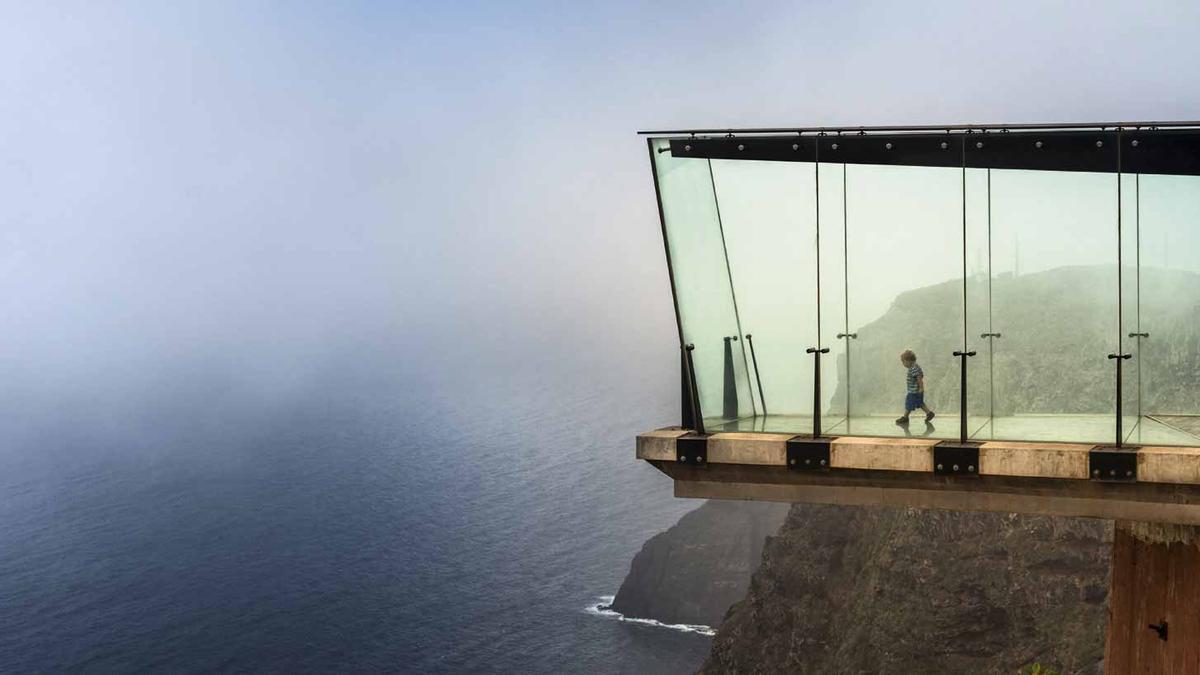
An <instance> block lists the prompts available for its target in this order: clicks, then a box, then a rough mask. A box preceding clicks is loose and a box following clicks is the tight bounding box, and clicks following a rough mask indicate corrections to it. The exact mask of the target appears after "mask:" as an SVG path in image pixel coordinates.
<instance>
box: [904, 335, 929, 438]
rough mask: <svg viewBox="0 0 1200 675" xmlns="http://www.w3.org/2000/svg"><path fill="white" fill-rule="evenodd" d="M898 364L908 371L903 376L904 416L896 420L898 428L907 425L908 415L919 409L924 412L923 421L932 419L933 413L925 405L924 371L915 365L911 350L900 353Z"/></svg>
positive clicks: (915, 361) (915, 358)
mask: <svg viewBox="0 0 1200 675" xmlns="http://www.w3.org/2000/svg"><path fill="white" fill-rule="evenodd" d="M900 364H901V365H903V366H904V368H905V369H906V370H907V371H908V374H907V375H906V376H905V378H904V379H905V385H906V389H907V393H906V394H905V395H904V415H903V416H901V417H900V418H899V419H897V420H896V424H899V425H900V426H907V425H908V415H909V413H911V412H912V411H914V410H916V409H918V408H920V409H921V410H924V411H925V421H926V422H928V421H930V420H932V419H933V411H932V410H930V409H929V406H927V405H925V371H923V370H921V366H918V365H917V355H916V354H914V353H913V350H911V349H905V350H904V351H903V352H900Z"/></svg>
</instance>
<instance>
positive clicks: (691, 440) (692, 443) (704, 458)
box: [675, 433, 708, 466]
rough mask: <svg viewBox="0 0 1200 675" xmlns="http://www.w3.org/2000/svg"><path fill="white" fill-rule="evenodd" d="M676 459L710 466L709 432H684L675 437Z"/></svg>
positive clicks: (682, 462) (694, 464) (683, 462)
mask: <svg viewBox="0 0 1200 675" xmlns="http://www.w3.org/2000/svg"><path fill="white" fill-rule="evenodd" d="M675 461H676V462H678V463H680V464H691V465H692V466H708V434H694V433H693V434H684V435H682V436H680V437H679V438H676V439H675Z"/></svg>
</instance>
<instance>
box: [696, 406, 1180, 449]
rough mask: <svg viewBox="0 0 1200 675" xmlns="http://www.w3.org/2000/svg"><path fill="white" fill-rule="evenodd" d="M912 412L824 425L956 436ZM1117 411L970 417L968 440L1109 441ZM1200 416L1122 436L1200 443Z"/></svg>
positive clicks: (736, 424)
mask: <svg viewBox="0 0 1200 675" xmlns="http://www.w3.org/2000/svg"><path fill="white" fill-rule="evenodd" d="M920 418H921V414H920V413H917V414H915V415H914V416H913V421H912V422H911V423H910V424H909V425H908V426H906V427H901V426H897V425H896V423H895V420H896V416H895V415H861V416H853V417H837V416H833V415H827V416H825V418H824V422H823V423H822V427H823V428H824V430H825V435H828V436H872V437H885V438H907V437H921V438H934V439H957V438H958V436H959V417H958V416H957V415H953V414H939V415H938V416H937V417H936V418H935V419H934V421H933V424H925V423H923V422H921V421H920ZM1113 424H1114V422H1113V417H1112V415H1064V414H1059V415H1011V416H1004V417H1000V416H998V417H994V418H988V417H983V416H980V417H972V416H970V415H968V416H967V429H968V440H973V441H993V440H1021V441H1043V442H1046V441H1048V442H1062V441H1067V440H1069V441H1073V442H1090V443H1109V442H1111V439H1112V438H1113V431H1114V427H1113ZM704 427H705V429H706V430H707V431H747V432H769V433H783V434H789V435H795V434H798V433H804V432H808V431H809V430H811V429H812V427H813V421H812V416H811V415H754V416H747V417H744V418H741V419H737V420H732V421H726V420H722V419H719V418H709V419H706V420H705V421H704ZM1198 433H1200V416H1192V415H1143V416H1141V417H1140V418H1138V417H1137V416H1129V417H1127V418H1126V419H1125V424H1124V428H1123V431H1122V435H1123V438H1124V442H1125V443H1128V444H1132V445H1180V446H1187V447H1200V435H1197V434H1198Z"/></svg>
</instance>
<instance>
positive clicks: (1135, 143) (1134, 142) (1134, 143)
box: [1130, 138, 1138, 148]
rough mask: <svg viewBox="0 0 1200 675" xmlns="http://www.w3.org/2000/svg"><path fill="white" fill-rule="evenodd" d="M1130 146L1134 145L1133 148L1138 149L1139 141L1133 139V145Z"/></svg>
mask: <svg viewBox="0 0 1200 675" xmlns="http://www.w3.org/2000/svg"><path fill="white" fill-rule="evenodd" d="M1130 145H1132V146H1133V147H1135V148H1136V147H1137V146H1138V143H1137V139H1136V138H1135V139H1133V143H1131V144H1130Z"/></svg>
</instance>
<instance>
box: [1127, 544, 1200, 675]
mask: <svg viewBox="0 0 1200 675" xmlns="http://www.w3.org/2000/svg"><path fill="white" fill-rule="evenodd" d="M1151 626H1155V627H1151ZM1164 638H1165V639H1164ZM1104 670H1105V672H1107V673H1121V674H1124V673H1200V528H1196V527H1193V526H1186V525H1159V524H1153V523H1134V522H1129V521H1117V523H1116V528H1115V530H1114V532H1113V554H1112V579H1111V582H1110V586H1109V593H1108V636H1107V642H1106V645H1105V652H1104Z"/></svg>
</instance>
